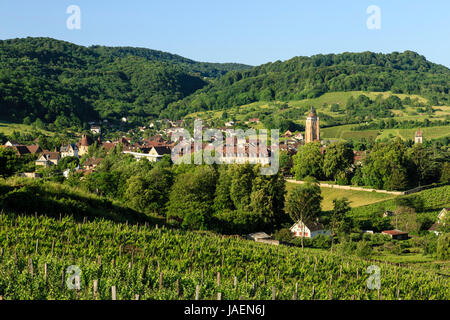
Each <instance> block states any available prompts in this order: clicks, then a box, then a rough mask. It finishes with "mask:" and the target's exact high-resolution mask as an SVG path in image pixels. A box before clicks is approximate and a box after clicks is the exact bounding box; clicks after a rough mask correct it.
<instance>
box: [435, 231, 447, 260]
mask: <svg viewBox="0 0 450 320" xmlns="http://www.w3.org/2000/svg"><path fill="white" fill-rule="evenodd" d="M436 253H437V257H438V259H440V260H448V259H450V233H445V234H442V235H441V236H439V239H438V242H437V249H436Z"/></svg>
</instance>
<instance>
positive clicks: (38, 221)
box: [0, 213, 450, 300]
mask: <svg viewBox="0 0 450 320" xmlns="http://www.w3.org/2000/svg"><path fill="white" fill-rule="evenodd" d="M372 264H374V263H373V262H372V263H371V262H369V261H364V260H361V259H358V258H354V257H351V258H350V257H341V256H338V255H334V254H331V253H330V254H329V253H316V252H312V251H307V250H305V251H302V250H301V249H300V248H294V247H286V246H271V245H267V244H261V243H255V242H251V241H247V240H242V239H238V238H237V237H225V236H220V235H214V234H212V233H209V232H189V231H182V230H172V229H167V228H165V227H158V226H156V225H155V226H150V225H137V224H136V225H130V224H128V223H114V222H111V221H108V220H104V219H97V220H95V221H87V220H84V221H75V220H74V219H73V218H71V217H68V216H66V217H64V216H63V217H62V218H60V219H58V218H56V219H54V218H49V217H45V216H17V215H13V214H6V213H2V214H1V216H0V296H1V297H2V299H4V300H25V299H39V300H47V299H56V300H59V299H80V300H83V299H99V300H111V299H113V300H114V299H116V300H135V299H142V300H143V299H152V300H161V299H167V300H171V299H181V300H187V299H192V300H194V299H198V300H210V299H211V300H212V299H223V300H237V299H245V300H254V299H258V300H271V299H276V300H291V299H298V300H300V299H301V300H310V299H348V300H351V299H354V300H358V299H370V300H378V299H380V300H381V299H382V300H391V299H402V300H406V299H445V300H447V299H449V298H450V286H449V284H450V283H449V280H448V278H445V277H442V276H440V275H437V274H434V273H432V272H429V273H424V272H420V271H415V270H413V269H410V268H404V267H398V266H395V265H390V264H384V263H380V264H379V265H378V267H379V268H380V269H379V270H380V271H379V272H380V273H379V276H380V280H381V286H380V287H379V289H378V290H377V289H374V290H371V289H369V288H368V285H367V283H368V280H370V279H369V278H370V277H372V276H373V273H372V274H370V273H367V271H368V268H369V266H371V265H372ZM70 266H76V267H70ZM69 267H70V268H69ZM370 269H371V268H369V270H370ZM72 270H73V271H74V273H72ZM369 282H370V281H369ZM68 284H69V286H68ZM71 284H74V286H72V287H70V285H71Z"/></svg>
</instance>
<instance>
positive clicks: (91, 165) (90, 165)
mask: <svg viewBox="0 0 450 320" xmlns="http://www.w3.org/2000/svg"><path fill="white" fill-rule="evenodd" d="M102 160H103V159H102V158H89V159H87V160H86V161H85V162H84V163H83V168H84V169H85V170H94V169H95V168H96V167H97V166H98V165H99V164H100V162H102Z"/></svg>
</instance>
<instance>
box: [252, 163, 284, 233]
mask: <svg viewBox="0 0 450 320" xmlns="http://www.w3.org/2000/svg"><path fill="white" fill-rule="evenodd" d="M260 170H261V166H260V165H256V166H254V168H253V171H254V175H255V178H254V180H253V182H252V192H251V194H250V208H251V210H252V211H253V212H254V213H255V214H256V215H257V217H258V221H259V223H260V224H261V226H262V227H264V228H268V227H270V228H271V229H272V230H273V229H274V228H276V227H278V226H280V225H281V224H282V223H283V222H285V221H286V219H285V217H286V215H285V213H284V210H283V209H284V202H285V199H284V196H285V192H286V187H285V180H284V177H283V175H282V174H281V172H278V173H277V174H274V175H270V176H269V175H261V174H260Z"/></svg>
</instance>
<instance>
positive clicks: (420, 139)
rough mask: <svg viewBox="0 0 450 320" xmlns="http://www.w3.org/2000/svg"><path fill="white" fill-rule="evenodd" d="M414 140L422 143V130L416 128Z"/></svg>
mask: <svg viewBox="0 0 450 320" xmlns="http://www.w3.org/2000/svg"><path fill="white" fill-rule="evenodd" d="M414 142H415V143H416V144H417V143H423V134H422V131H420V129H419V130H417V132H416V135H415V137H414Z"/></svg>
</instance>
